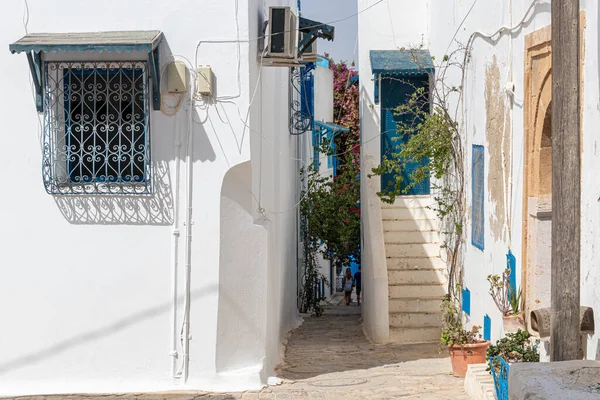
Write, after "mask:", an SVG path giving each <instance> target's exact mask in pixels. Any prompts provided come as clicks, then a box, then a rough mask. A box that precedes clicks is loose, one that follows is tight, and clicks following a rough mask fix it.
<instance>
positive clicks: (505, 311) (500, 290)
mask: <svg viewBox="0 0 600 400" xmlns="http://www.w3.org/2000/svg"><path fill="white" fill-rule="evenodd" d="M509 277H510V268H507V269H505V270H504V272H503V273H502V276H500V275H488V277H487V280H488V282H489V283H490V295H491V296H492V298H493V299H494V303H496V306H497V307H498V309H499V310H500V312H501V313H502V324H503V327H504V333H515V332H517V331H518V330H519V329H521V330H525V317H524V313H523V310H522V305H521V290H520V289H519V292H518V293H517V291H516V290H514V289H511V287H510V284H509Z"/></svg>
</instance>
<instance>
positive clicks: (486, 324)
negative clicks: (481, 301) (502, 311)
mask: <svg viewBox="0 0 600 400" xmlns="http://www.w3.org/2000/svg"><path fill="white" fill-rule="evenodd" d="M491 337H492V319H491V318H490V316H489V315H487V314H486V315H485V317H483V340H492V339H491Z"/></svg>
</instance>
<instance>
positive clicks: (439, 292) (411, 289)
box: [388, 284, 447, 299]
mask: <svg viewBox="0 0 600 400" xmlns="http://www.w3.org/2000/svg"><path fill="white" fill-rule="evenodd" d="M388 289H389V290H388V292H389V297H390V298H391V299H405V298H408V299H411V298H415V297H431V298H442V297H443V296H445V295H446V294H447V293H446V289H447V288H446V286H445V285H439V284H434V285H390V286H389V287H388Z"/></svg>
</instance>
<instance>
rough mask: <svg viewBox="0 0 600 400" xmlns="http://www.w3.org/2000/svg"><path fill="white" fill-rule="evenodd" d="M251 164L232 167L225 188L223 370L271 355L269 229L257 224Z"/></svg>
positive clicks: (252, 365)
mask: <svg viewBox="0 0 600 400" xmlns="http://www.w3.org/2000/svg"><path fill="white" fill-rule="evenodd" d="M251 184H252V167H251V162H250V161H247V162H244V163H242V164H239V165H236V166H235V167H233V168H231V169H230V170H229V171H228V172H227V174H226V175H225V177H224V179H223V187H222V189H221V211H220V212H221V240H220V242H221V248H220V261H219V309H218V320H217V353H216V355H217V357H216V369H217V372H218V373H222V372H226V371H232V370H238V369H256V373H260V372H261V370H262V368H263V365H264V359H265V357H266V353H265V347H266V335H267V319H266V309H267V303H266V298H267V296H266V293H265V288H266V287H267V252H266V248H267V231H266V229H265V228H264V227H262V226H258V225H254V223H253V218H252V211H251V210H252V195H251V193H250V192H249V191H248V190H247V189H246V188H247V187H250V186H251Z"/></svg>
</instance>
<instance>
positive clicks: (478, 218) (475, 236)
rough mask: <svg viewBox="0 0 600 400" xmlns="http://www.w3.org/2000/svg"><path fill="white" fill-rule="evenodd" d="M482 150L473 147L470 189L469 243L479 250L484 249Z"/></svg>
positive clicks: (481, 148) (481, 147) (476, 146)
mask: <svg viewBox="0 0 600 400" xmlns="http://www.w3.org/2000/svg"><path fill="white" fill-rule="evenodd" d="M484 155H485V153H484V149H483V146H478V145H473V152H472V156H473V160H472V161H473V163H472V171H471V174H472V185H471V186H472V187H471V194H472V196H471V200H472V207H471V222H472V223H471V243H472V244H473V246H475V247H477V248H478V249H480V250H483V249H484V244H485V243H484V233H485V216H484V202H485V192H484V188H485V187H484Z"/></svg>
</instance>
